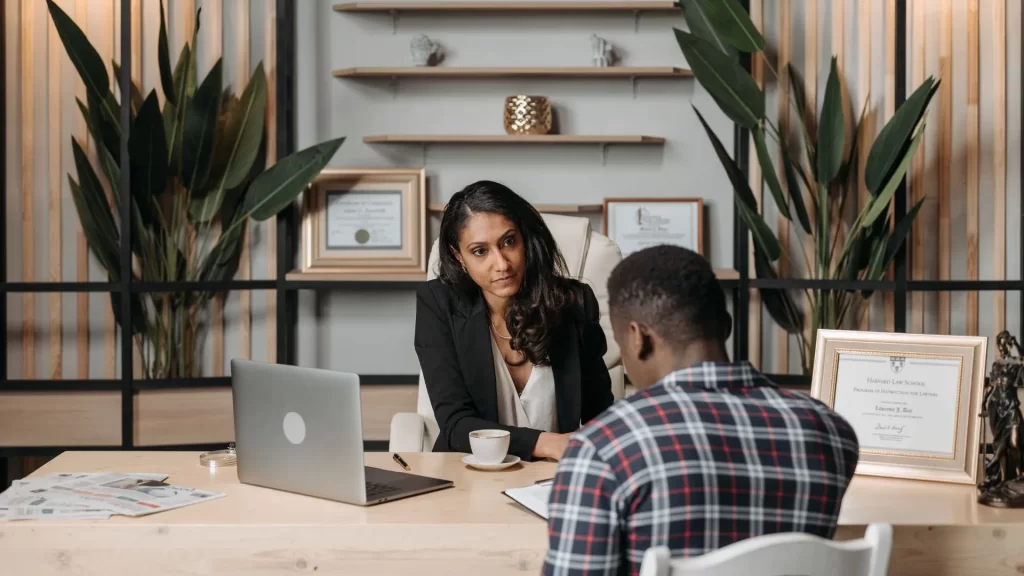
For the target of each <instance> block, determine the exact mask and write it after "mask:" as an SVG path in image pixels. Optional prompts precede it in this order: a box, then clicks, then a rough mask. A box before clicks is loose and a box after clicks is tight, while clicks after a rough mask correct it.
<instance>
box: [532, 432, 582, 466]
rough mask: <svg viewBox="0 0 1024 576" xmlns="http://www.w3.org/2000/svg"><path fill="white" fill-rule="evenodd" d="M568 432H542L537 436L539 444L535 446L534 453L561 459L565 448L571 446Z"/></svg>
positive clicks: (536, 455) (540, 456)
mask: <svg viewBox="0 0 1024 576" xmlns="http://www.w3.org/2000/svg"><path fill="white" fill-rule="evenodd" d="M570 436H572V433H568V434H555V433H554V432H541V434H540V436H538V437H537V444H535V445H534V447H533V455H534V456H535V457H537V458H551V459H552V460H560V459H561V458H562V454H564V453H565V449H566V448H568V447H569V437H570Z"/></svg>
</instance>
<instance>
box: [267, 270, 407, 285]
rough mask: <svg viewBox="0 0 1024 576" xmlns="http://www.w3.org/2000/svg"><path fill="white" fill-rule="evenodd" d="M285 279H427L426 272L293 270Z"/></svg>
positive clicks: (358, 280) (362, 280)
mask: <svg viewBox="0 0 1024 576" xmlns="http://www.w3.org/2000/svg"><path fill="white" fill-rule="evenodd" d="M285 279H286V280H288V281H295V282H304V283H305V282H352V283H359V282H366V283H379V282H423V281H425V280H426V279H427V274H426V272H353V273H344V274H337V273H330V272H301V271H298V270H293V271H291V272H289V273H288V274H287V275H286V276H285Z"/></svg>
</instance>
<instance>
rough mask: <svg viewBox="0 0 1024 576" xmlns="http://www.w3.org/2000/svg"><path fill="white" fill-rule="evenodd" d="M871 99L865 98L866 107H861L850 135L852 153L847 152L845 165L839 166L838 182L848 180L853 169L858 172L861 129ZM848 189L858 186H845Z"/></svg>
mask: <svg viewBox="0 0 1024 576" xmlns="http://www.w3.org/2000/svg"><path fill="white" fill-rule="evenodd" d="M870 101H871V99H870V98H865V99H864V107H863V108H861V110H860V117H859V118H858V119H857V123H856V124H855V125H854V126H853V134H852V135H851V136H850V153H849V154H847V156H846V161H845V162H843V165H842V166H841V167H840V168H839V174H838V175H836V180H837V181H838V182H846V181H847V178H848V177H849V175H850V172H851V171H853V173H854V174H856V171H855V170H856V166H857V164H856V163H857V159H858V158H859V157H860V147H859V143H860V138H861V131H862V130H863V128H864V118H865V117H866V116H867V113H868V103H869V102H870ZM846 189H851V190H856V188H855V187H853V186H850V187H847V188H844V191H845V190H846Z"/></svg>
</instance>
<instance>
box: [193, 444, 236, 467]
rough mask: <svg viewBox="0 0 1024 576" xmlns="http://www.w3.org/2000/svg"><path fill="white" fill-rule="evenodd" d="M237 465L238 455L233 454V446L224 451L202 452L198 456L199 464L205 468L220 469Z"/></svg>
mask: <svg viewBox="0 0 1024 576" xmlns="http://www.w3.org/2000/svg"><path fill="white" fill-rule="evenodd" d="M237 463H238V454H236V453H235V445H234V444H231V445H229V446H228V447H227V448H226V449H224V450H214V451H212V452H203V453H202V454H200V455H199V464H201V465H203V466H206V467H207V468H211V469H213V468H221V467H224V466H234V465H236V464H237Z"/></svg>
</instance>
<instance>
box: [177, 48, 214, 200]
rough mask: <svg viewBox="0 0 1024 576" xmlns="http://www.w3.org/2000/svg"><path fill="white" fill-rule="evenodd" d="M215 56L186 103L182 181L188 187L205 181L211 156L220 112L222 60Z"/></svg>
mask: <svg viewBox="0 0 1024 576" xmlns="http://www.w3.org/2000/svg"><path fill="white" fill-rule="evenodd" d="M222 62H223V59H222V58H218V59H217V63H216V64H214V65H213V68H212V69H211V70H210V73H209V74H207V76H206V79H205V80H203V83H202V85H201V86H199V89H198V90H196V93H195V97H194V98H192V100H190V101H189V103H188V113H187V114H186V115H185V137H184V140H182V146H183V150H182V157H183V163H182V183H184V185H185V187H186V188H188V189H189V190H198V189H201V188H202V187H203V186H205V185H206V179H207V177H209V174H210V163H211V162H212V160H213V143H214V137H215V135H216V133H217V116H218V115H219V114H220V98H221V95H220V91H221V86H222V83H221V70H222V68H221V64H222Z"/></svg>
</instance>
